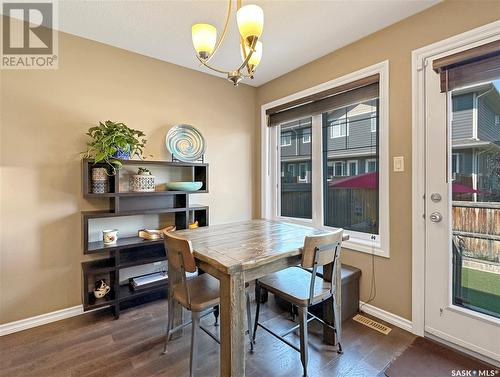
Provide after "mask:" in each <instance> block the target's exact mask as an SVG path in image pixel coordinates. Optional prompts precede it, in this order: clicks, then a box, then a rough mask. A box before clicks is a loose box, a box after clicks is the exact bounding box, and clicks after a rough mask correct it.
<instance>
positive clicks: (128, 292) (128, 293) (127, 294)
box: [118, 283, 168, 302]
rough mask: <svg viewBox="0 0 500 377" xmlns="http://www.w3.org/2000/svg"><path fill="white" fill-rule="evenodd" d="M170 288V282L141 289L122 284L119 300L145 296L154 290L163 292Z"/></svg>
mask: <svg viewBox="0 0 500 377" xmlns="http://www.w3.org/2000/svg"><path fill="white" fill-rule="evenodd" d="M167 288H168V283H165V284H160V285H157V286H154V287H150V288H144V289H140V290H137V291H134V290H133V289H131V288H130V286H129V285H128V284H127V285H122V286H120V293H119V297H120V298H119V300H118V301H120V302H121V301H127V300H131V299H134V298H137V297H140V296H145V295H148V294H151V293H154V292H161V291H163V290H166V289H167Z"/></svg>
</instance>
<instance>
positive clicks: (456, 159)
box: [451, 153, 461, 179]
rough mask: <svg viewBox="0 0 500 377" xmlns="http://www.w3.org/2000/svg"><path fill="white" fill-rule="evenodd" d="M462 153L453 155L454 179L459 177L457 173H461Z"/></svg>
mask: <svg viewBox="0 0 500 377" xmlns="http://www.w3.org/2000/svg"><path fill="white" fill-rule="evenodd" d="M460 157H461V156H460V153H453V154H452V155H451V175H452V177H453V179H456V178H457V174H460V160H461V158H460Z"/></svg>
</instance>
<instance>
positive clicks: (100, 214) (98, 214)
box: [82, 194, 187, 219]
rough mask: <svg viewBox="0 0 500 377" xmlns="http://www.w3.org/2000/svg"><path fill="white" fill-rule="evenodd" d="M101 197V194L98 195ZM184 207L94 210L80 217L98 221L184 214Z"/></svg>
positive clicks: (83, 212) (84, 212)
mask: <svg viewBox="0 0 500 377" xmlns="http://www.w3.org/2000/svg"><path fill="white" fill-rule="evenodd" d="M100 195H102V194H100ZM186 210H187V209H186V208H185V207H181V208H156V209H142V210H133V211H120V212H114V211H111V210H107V209H106V210H96V211H82V215H83V216H84V217H86V218H87V219H100V218H104V217H120V216H135V215H148V214H161V213H175V212H185V211H186Z"/></svg>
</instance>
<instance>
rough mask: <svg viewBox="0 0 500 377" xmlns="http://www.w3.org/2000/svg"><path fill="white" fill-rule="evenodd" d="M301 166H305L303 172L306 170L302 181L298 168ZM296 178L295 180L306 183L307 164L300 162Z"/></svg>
mask: <svg viewBox="0 0 500 377" xmlns="http://www.w3.org/2000/svg"><path fill="white" fill-rule="evenodd" d="M301 166H305V170H306V173H305V174H304V178H303V179H302V178H301V177H300V168H301ZM297 177H298V178H297V180H298V181H299V182H307V162H300V163H299V171H298V174H297Z"/></svg>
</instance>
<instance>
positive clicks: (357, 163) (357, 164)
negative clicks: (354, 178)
mask: <svg viewBox="0 0 500 377" xmlns="http://www.w3.org/2000/svg"><path fill="white" fill-rule="evenodd" d="M351 164H354V165H355V166H356V171H355V173H354V175H358V173H359V162H358V160H349V161H347V175H349V176H350V175H351V167H350V165H351Z"/></svg>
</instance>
